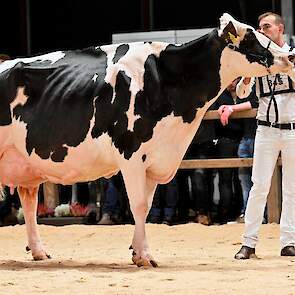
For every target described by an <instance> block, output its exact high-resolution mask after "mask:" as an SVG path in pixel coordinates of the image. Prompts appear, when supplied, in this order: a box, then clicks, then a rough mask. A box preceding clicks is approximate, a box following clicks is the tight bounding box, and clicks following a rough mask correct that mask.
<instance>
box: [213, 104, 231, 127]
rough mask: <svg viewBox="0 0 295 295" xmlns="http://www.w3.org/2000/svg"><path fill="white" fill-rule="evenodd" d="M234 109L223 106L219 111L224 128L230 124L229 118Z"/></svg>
mask: <svg viewBox="0 0 295 295" xmlns="http://www.w3.org/2000/svg"><path fill="white" fill-rule="evenodd" d="M233 111H234V110H233V108H232V107H231V106H230V105H222V106H220V107H219V109H218V110H217V112H218V114H219V116H220V122H221V124H222V125H223V126H225V125H227V124H228V118H229V117H230V115H231V114H232V112H233Z"/></svg>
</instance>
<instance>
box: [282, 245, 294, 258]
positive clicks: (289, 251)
mask: <svg viewBox="0 0 295 295" xmlns="http://www.w3.org/2000/svg"><path fill="white" fill-rule="evenodd" d="M281 256H295V247H294V246H286V247H284V248H283V249H282V250H281Z"/></svg>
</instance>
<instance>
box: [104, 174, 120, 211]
mask: <svg viewBox="0 0 295 295" xmlns="http://www.w3.org/2000/svg"><path fill="white" fill-rule="evenodd" d="M119 211H120V207H119V192H118V190H117V188H116V187H115V185H114V183H113V179H109V180H108V187H107V190H106V193H105V199H104V203H103V206H102V214H105V213H107V214H109V215H116V214H119Z"/></svg>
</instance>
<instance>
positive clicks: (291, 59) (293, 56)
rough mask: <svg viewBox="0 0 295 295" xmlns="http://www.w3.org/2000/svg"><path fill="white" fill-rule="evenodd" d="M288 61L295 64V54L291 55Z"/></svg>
mask: <svg viewBox="0 0 295 295" xmlns="http://www.w3.org/2000/svg"><path fill="white" fill-rule="evenodd" d="M288 59H289V61H290V62H292V63H295V54H293V55H289V56H288Z"/></svg>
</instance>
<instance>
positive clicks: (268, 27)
mask: <svg viewBox="0 0 295 295" xmlns="http://www.w3.org/2000/svg"><path fill="white" fill-rule="evenodd" d="M258 23H259V29H258V31H259V32H261V33H263V34H264V35H266V36H267V37H269V38H270V39H271V40H272V41H274V42H275V43H276V44H277V45H279V46H280V47H282V48H285V49H287V50H291V49H290V47H289V46H288V45H287V44H286V43H285V41H284V39H283V33H284V22H283V20H282V18H281V16H279V15H277V14H274V13H272V12H267V13H264V14H262V15H261V16H259V18H258ZM254 84H256V93H257V96H258V97H259V107H258V112H257V120H258V127H257V131H256V138H255V148H254V161H253V170H252V181H253V186H252V188H251V191H250V196H249V199H248V203H247V208H246V212H245V232H244V235H243V246H242V247H241V249H240V250H239V252H238V253H237V254H236V255H235V258H236V259H249V258H251V256H255V247H256V244H257V242H258V232H259V228H260V225H261V223H262V220H263V214H264V208H265V205H266V199H267V195H268V192H269V189H270V185H271V178H272V174H273V171H274V167H275V164H276V161H277V158H278V156H279V154H280V153H281V157H282V173H283V179H282V182H283V186H282V187H283V192H282V198H283V202H282V213H281V220H280V243H281V256H295V247H294V245H295V84H294V82H293V81H292V80H291V78H290V77H289V76H287V75H286V74H277V75H268V76H265V77H261V78H247V77H244V78H242V79H241V81H240V82H239V84H238V85H237V95H238V96H239V97H240V98H243V97H247V96H248V95H249V93H250V91H251V88H252V86H253V85H254ZM224 111H225V112H228V110H224ZM231 112H232V109H230V110H229V113H231Z"/></svg>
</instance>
